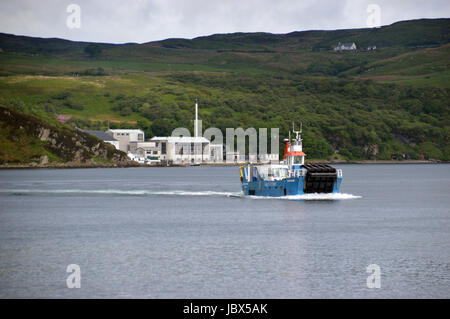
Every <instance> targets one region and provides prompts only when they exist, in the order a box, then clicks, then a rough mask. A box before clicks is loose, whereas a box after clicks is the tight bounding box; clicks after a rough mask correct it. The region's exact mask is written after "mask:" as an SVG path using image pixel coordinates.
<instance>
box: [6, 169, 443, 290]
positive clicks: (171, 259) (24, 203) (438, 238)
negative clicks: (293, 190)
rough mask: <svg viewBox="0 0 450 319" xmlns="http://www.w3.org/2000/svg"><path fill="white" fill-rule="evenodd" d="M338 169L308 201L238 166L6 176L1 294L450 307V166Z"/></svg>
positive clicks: (14, 172)
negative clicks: (74, 273)
mask: <svg viewBox="0 0 450 319" xmlns="http://www.w3.org/2000/svg"><path fill="white" fill-rule="evenodd" d="M341 168H343V170H344V180H343V184H342V189H341V191H342V192H343V193H346V194H347V195H342V196H340V197H337V198H332V199H330V198H325V199H328V200H303V201H300V200H292V199H291V200H285V199H251V198H243V197H241V196H240V182H239V175H238V168H237V167H187V168H128V169H73V170H11V171H0V297H1V298H11V297H13V298H16V297H18V298H22V297H24V298H43V297H46V298H57V297H62V298H110V297H113V298H116V297H117V298H310V297H314V298H354V297H358V298H389V297H394V298H400V297H404V298H410V297H418V298H433V297H443V298H449V297H450V209H449V207H450V196H449V195H450V192H449V190H450V166H449V165H345V166H342V167H341ZM348 194H352V195H353V196H351V195H348ZM358 196H361V197H360V198H358ZM69 264H77V265H79V266H80V268H81V288H79V289H76V288H74V289H69V288H67V285H66V278H67V276H68V275H69V274H68V273H66V267H67V265H69ZM369 264H377V265H379V266H380V268H381V288H379V289H376V288H375V289H369V288H368V287H367V285H366V278H367V276H369V274H368V273H367V272H366V267H367V266H368V265H369Z"/></svg>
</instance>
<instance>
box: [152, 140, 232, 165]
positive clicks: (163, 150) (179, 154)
mask: <svg viewBox="0 0 450 319" xmlns="http://www.w3.org/2000/svg"><path fill="white" fill-rule="evenodd" d="M150 141H151V142H154V143H155V144H156V149H157V154H158V155H159V159H160V160H161V161H166V162H168V163H174V164H182V163H214V162H222V161H223V150H222V144H211V142H210V141H209V140H208V139H206V138H204V137H190V136H182V137H176V136H155V137H153V138H151V139H150Z"/></svg>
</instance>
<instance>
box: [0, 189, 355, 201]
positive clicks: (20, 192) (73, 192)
mask: <svg viewBox="0 0 450 319" xmlns="http://www.w3.org/2000/svg"><path fill="white" fill-rule="evenodd" d="M0 193H6V194H10V195H15V196H27V195H28V196H30V195H31V196H33V195H44V196H45V195H47V196H51V195H53V196H58V195H60V196H77V195H84V196H215V197H232V198H248V199H265V200H267V199H271V200H294V201H295V200H343V199H357V198H361V196H358V195H353V194H346V193H327V194H320V193H314V194H303V195H292V196H282V197H271V196H245V195H244V194H243V193H242V192H216V191H184V190H173V191H151V190H118V189H96V190H82V189H43V190H42V189H41V190H38V189H2V190H0Z"/></svg>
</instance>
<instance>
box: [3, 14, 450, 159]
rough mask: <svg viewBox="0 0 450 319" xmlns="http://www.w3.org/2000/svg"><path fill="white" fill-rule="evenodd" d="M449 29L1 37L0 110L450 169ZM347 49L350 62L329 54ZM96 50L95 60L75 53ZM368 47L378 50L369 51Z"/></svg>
mask: <svg viewBox="0 0 450 319" xmlns="http://www.w3.org/2000/svg"><path fill="white" fill-rule="evenodd" d="M449 30H450V19H431V20H427V19H424V20H413V21H404V22H399V23H395V24H393V25H390V26H385V27H381V28H377V29H352V30H336V31H305V32H292V33H289V34H268V33H234V34H219V35H212V36H207V37H200V38H195V39H192V40H187V39H168V40H164V41H157V42H149V43H144V44H121V45H113V44H92V43H84V42H72V41H67V40H61V39H39V38H29V37H19V36H13V35H7V34H0V48H1V49H2V52H0V105H3V106H6V107H8V108H10V109H17V110H20V111H23V112H26V113H29V114H33V115H36V116H39V117H40V118H43V119H45V120H47V121H49V122H53V123H56V120H55V118H56V115H57V114H64V115H66V116H70V117H71V119H70V122H73V123H75V124H76V125H78V126H79V127H82V128H93V129H105V128H106V127H108V125H109V126H111V127H140V128H142V129H144V130H145V131H146V133H147V136H148V135H150V136H152V135H162V134H170V132H171V131H172V129H173V128H175V127H180V126H182V127H188V128H191V127H192V117H193V110H192V109H193V107H192V105H193V100H194V99H195V98H199V100H200V117H201V119H202V120H203V121H204V125H203V126H204V128H206V127H210V126H215V127H219V128H221V129H225V128H226V127H239V126H241V127H244V128H246V127H255V128H259V127H279V128H280V129H281V136H282V137H283V136H284V135H285V134H287V131H288V127H289V126H290V125H291V122H292V121H293V120H294V121H297V122H299V121H302V122H303V123H304V128H305V144H306V145H305V149H306V150H307V153H308V155H309V157H310V158H319V159H320V158H321V159H325V158H330V157H338V158H345V159H366V158H376V159H391V158H403V157H404V155H405V157H406V158H413V159H418V158H421V157H422V156H423V157H424V158H435V159H446V160H449V159H450V146H449V141H450V130H449V127H450V125H449V124H450V123H449V122H450V121H449V107H448V106H449V89H450V80H449V79H450V76H449V75H450V74H449V68H448V66H449V64H448V61H449V60H450V59H449V57H450V46H449ZM338 42H355V43H356V44H357V46H358V48H360V49H359V50H357V51H356V52H335V51H333V50H332V47H333V46H334V45H336V44H337V43H338ZM89 45H91V46H92V45H94V46H97V48H100V49H101V53H100V54H98V55H96V56H89V54H87V53H86V52H85V51H84V50H85V48H86V47H87V46H89ZM369 45H376V46H377V50H375V51H367V50H366V49H365V48H366V47H367V46H369Z"/></svg>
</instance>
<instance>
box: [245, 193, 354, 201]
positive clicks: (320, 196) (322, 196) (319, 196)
mask: <svg viewBox="0 0 450 319" xmlns="http://www.w3.org/2000/svg"><path fill="white" fill-rule="evenodd" d="M247 197H249V198H252V199H277V200H341V199H357V198H361V197H362V196H358V195H353V194H346V193H312V194H302V195H288V196H280V197H272V196H247Z"/></svg>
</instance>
